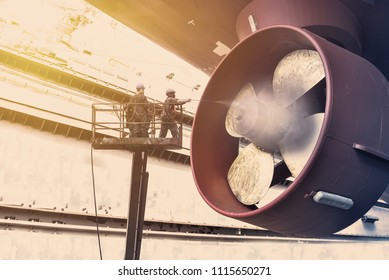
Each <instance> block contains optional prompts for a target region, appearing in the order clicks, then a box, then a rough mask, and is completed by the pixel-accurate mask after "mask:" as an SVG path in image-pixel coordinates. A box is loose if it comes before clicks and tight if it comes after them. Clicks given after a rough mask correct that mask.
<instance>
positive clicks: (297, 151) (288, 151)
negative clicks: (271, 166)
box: [279, 113, 324, 177]
mask: <svg viewBox="0 0 389 280" xmlns="http://www.w3.org/2000/svg"><path fill="white" fill-rule="evenodd" d="M323 120H324V113H319V114H314V115H311V116H308V117H306V118H304V119H302V120H298V121H296V122H295V123H294V124H293V125H292V126H291V127H290V129H289V131H288V132H287V133H286V134H285V135H284V137H283V138H282V139H281V141H280V142H279V147H280V152H281V155H282V158H283V159H284V161H285V163H286V165H287V166H288V168H289V170H290V172H291V173H292V176H293V177H297V176H298V175H299V174H300V172H301V170H302V169H303V168H304V166H305V164H306V163H307V161H308V159H309V157H310V156H311V154H312V152H313V149H314V148H315V145H316V143H317V140H318V139H319V135H320V131H321V127H322V124H323Z"/></svg>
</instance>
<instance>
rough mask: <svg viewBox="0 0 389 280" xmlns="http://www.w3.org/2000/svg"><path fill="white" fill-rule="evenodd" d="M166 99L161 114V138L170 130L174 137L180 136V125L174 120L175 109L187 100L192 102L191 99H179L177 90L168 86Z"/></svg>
mask: <svg viewBox="0 0 389 280" xmlns="http://www.w3.org/2000/svg"><path fill="white" fill-rule="evenodd" d="M166 96H167V97H166V99H165V102H164V104H163V111H162V116H161V121H162V123H161V130H160V132H159V138H165V137H166V134H167V132H168V130H170V133H171V134H172V136H173V137H177V136H178V125H177V124H176V122H175V121H174V115H173V112H174V109H175V107H176V105H182V104H185V103H187V102H190V101H191V99H185V100H179V99H177V98H176V91H175V90H174V89H171V88H168V89H167V90H166Z"/></svg>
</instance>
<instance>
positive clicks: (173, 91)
mask: <svg viewBox="0 0 389 280" xmlns="http://www.w3.org/2000/svg"><path fill="white" fill-rule="evenodd" d="M175 93H176V91H175V90H174V89H172V88H168V89H167V90H166V95H171V94H175Z"/></svg>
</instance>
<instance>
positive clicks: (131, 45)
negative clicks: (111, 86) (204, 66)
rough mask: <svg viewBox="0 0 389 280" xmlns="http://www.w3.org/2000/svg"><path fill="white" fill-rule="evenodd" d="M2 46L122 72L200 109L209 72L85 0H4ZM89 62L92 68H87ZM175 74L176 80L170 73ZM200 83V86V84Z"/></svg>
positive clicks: (132, 81) (0, 4) (0, 2)
mask: <svg viewBox="0 0 389 280" xmlns="http://www.w3.org/2000/svg"><path fill="white" fill-rule="evenodd" d="M0 34H1V36H0V45H1V46H6V47H11V48H13V49H18V50H23V51H26V52H28V53H33V54H42V53H44V54H48V53H55V56H56V58H60V59H65V60H67V61H68V67H72V68H74V69H77V68H80V67H82V68H81V70H83V71H85V72H88V71H92V69H97V68H98V69H99V71H105V72H108V73H112V74H114V75H117V76H119V77H122V78H124V79H126V80H128V82H125V84H123V83H122V84H121V86H124V87H125V88H127V89H129V90H135V86H136V84H137V83H138V82H142V83H144V85H145V86H146V92H145V93H146V95H147V96H148V97H151V98H154V99H157V100H160V101H163V100H164V99H165V91H166V89H167V88H173V89H175V90H176V97H177V98H182V99H186V98H191V99H192V100H193V101H192V102H191V103H187V104H186V105H185V109H186V110H187V111H190V112H192V113H195V110H196V106H197V105H198V102H196V100H199V99H200V98H201V95H202V91H203V90H204V88H205V85H206V83H207V82H208V80H209V77H208V76H207V75H206V74H204V73H203V72H201V71H200V70H198V69H196V68H194V67H193V66H191V65H190V64H189V63H187V62H185V61H184V60H182V59H181V58H179V57H177V56H176V55H174V54H172V53H170V52H168V51H166V50H164V49H163V48H161V47H159V46H158V45H156V44H155V43H153V42H151V41H150V40H148V39H147V38H145V37H143V36H141V35H140V34H138V33H136V32H134V31H133V30H131V29H129V28H128V27H126V26H124V25H123V24H121V23H120V22H118V21H116V20H114V19H112V18H111V17H109V16H108V15H106V14H103V13H102V12H101V11H99V10H97V9H96V8H94V7H93V6H91V5H89V4H88V3H86V2H84V1H82V0H67V1H60V0H28V1H26V0H0ZM85 65H87V66H88V67H85ZM170 73H174V77H173V79H168V78H167V77H166V76H167V75H169V74H170ZM196 85H200V87H199V89H197V90H196V89H194V87H195V86H196Z"/></svg>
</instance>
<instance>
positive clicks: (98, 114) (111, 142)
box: [92, 102, 183, 150]
mask: <svg viewBox="0 0 389 280" xmlns="http://www.w3.org/2000/svg"><path fill="white" fill-rule="evenodd" d="M136 105H139V106H142V105H145V106H147V108H148V109H147V116H148V118H147V121H134V119H133V118H131V116H128V115H127V114H129V110H128V108H127V104H121V103H95V104H93V105H92V145H93V147H94V148H99V149H130V150H131V149H133V148H147V147H150V146H157V147H159V148H165V149H181V148H182V117H180V116H183V114H182V105H175V106H176V108H175V110H174V111H173V114H174V116H175V118H174V119H175V120H174V121H171V122H163V121H162V119H161V117H162V115H163V103H161V102H156V103H131V106H136ZM163 124H165V125H169V124H175V125H177V128H178V135H177V136H176V137H173V136H172V134H171V132H170V131H168V133H167V135H166V137H160V131H161V127H162V125H163ZM139 125H140V126H143V127H146V128H147V137H145V136H142V137H139V136H134V135H133V134H132V129H130V128H132V127H134V126H139Z"/></svg>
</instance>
